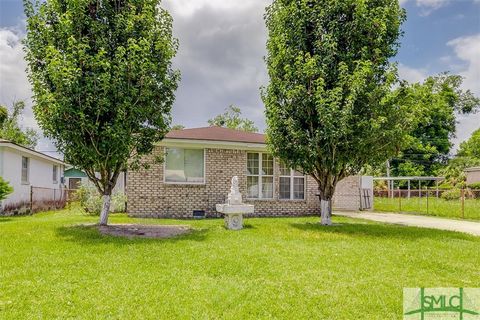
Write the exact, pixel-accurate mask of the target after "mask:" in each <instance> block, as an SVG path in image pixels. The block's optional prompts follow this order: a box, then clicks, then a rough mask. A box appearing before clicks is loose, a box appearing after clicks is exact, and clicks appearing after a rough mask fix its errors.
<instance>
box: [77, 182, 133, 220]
mask: <svg viewBox="0 0 480 320" xmlns="http://www.w3.org/2000/svg"><path fill="white" fill-rule="evenodd" d="M76 196H77V197H78V200H79V201H80V206H81V207H82V208H83V210H85V212H86V213H88V214H91V215H99V214H100V212H101V211H102V205H103V199H102V196H101V195H100V194H99V193H98V191H97V189H96V188H95V187H94V186H92V185H84V186H81V187H80V188H79V189H78V190H77V194H76ZM125 200H126V197H125V195H124V194H123V193H121V192H117V193H114V194H113V195H112V200H111V203H110V212H122V211H124V210H125Z"/></svg>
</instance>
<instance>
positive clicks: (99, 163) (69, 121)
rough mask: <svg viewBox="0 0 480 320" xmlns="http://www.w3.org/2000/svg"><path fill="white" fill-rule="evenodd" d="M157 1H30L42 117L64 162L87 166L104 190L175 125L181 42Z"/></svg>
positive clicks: (32, 72)
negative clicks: (177, 59)
mask: <svg viewBox="0 0 480 320" xmlns="http://www.w3.org/2000/svg"><path fill="white" fill-rule="evenodd" d="M158 4H159V3H158V1H156V0H126V1H121V2H118V1H103V2H98V1H93V0H49V1H46V2H40V3H36V4H35V5H33V4H32V3H30V2H28V1H27V0H26V3H25V8H26V9H25V11H26V15H27V31H28V33H27V37H26V39H25V48H26V59H27V62H28V66H29V80H30V82H31V83H32V86H33V91H34V100H35V106H34V113H35V116H36V119H37V120H38V123H39V125H40V126H41V128H42V129H43V131H44V133H45V135H46V136H47V137H49V138H51V139H52V140H53V141H54V142H55V144H56V146H57V148H58V149H59V150H60V151H61V152H62V153H63V154H64V155H65V160H66V161H67V162H69V163H70V164H72V165H74V166H76V167H78V168H80V169H83V170H84V171H86V172H87V173H88V174H89V178H90V179H92V180H93V181H94V183H95V184H96V186H97V188H98V189H99V190H100V191H101V192H102V193H104V192H108V190H110V189H111V188H112V187H113V185H114V184H115V182H116V176H117V173H118V172H119V171H120V170H123V169H125V168H126V167H127V161H128V160H129V159H130V158H131V157H134V158H135V157H140V156H141V155H142V154H144V153H148V152H150V151H151V150H152V148H153V145H154V143H155V142H156V141H159V140H161V139H162V138H163V137H164V135H165V134H166V132H167V130H168V127H169V125H170V118H171V117H170V111H171V107H172V104H173V101H174V98H175V97H174V92H175V90H176V88H177V83H178V81H179V73H178V71H175V70H173V69H172V65H171V60H172V58H173V57H174V55H175V53H176V50H177V47H178V43H177V41H176V40H175V39H174V38H173V37H172V31H171V29H172V19H171V17H170V15H169V14H168V12H167V11H165V10H163V9H162V8H160V7H159V6H158ZM132 161H133V159H132ZM95 172H99V173H100V177H97V176H95V174H94V173H95Z"/></svg>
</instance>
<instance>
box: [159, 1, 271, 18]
mask: <svg viewBox="0 0 480 320" xmlns="http://www.w3.org/2000/svg"><path fill="white" fill-rule="evenodd" d="M269 2H271V1H269ZM260 3H265V5H266V3H267V1H265V0H242V1H232V0H166V1H164V2H163V3H162V5H163V6H164V7H166V8H167V9H169V11H170V12H173V13H174V14H176V15H182V16H188V15H192V14H194V13H195V12H197V11H199V10H201V9H214V10H215V11H230V12H235V11H236V10H240V11H241V10H245V9H248V8H251V7H256V6H258V5H259V4H260Z"/></svg>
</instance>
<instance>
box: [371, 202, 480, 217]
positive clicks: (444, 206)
mask: <svg viewBox="0 0 480 320" xmlns="http://www.w3.org/2000/svg"><path fill="white" fill-rule="evenodd" d="M374 208H375V211H387V212H411V213H418V214H424V215H432V216H439V217H448V218H455V219H460V218H462V203H461V200H444V199H442V198H435V197H429V198H428V205H427V198H425V197H422V198H419V197H414V198H410V199H408V198H402V199H401V201H399V199H398V198H393V199H392V198H386V197H375V199H374ZM464 219H469V220H480V199H465V205H464Z"/></svg>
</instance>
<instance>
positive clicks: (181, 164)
mask: <svg viewBox="0 0 480 320" xmlns="http://www.w3.org/2000/svg"><path fill="white" fill-rule="evenodd" d="M165 182H179V183H191V184H195V183H204V182H205V157H204V150H203V149H182V148H167V156H166V160H165Z"/></svg>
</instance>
